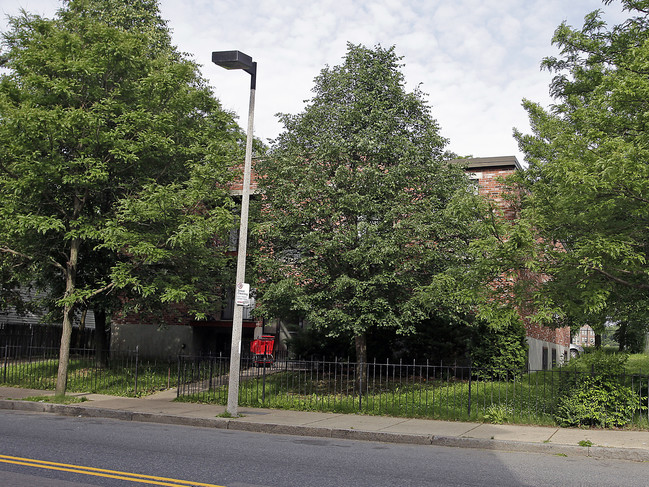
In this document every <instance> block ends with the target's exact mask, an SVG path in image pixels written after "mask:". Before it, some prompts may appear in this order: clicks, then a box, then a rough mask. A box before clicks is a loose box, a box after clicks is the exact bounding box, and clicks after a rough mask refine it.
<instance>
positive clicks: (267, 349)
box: [250, 335, 275, 366]
mask: <svg viewBox="0 0 649 487" xmlns="http://www.w3.org/2000/svg"><path fill="white" fill-rule="evenodd" d="M274 347H275V337H274V336H273V335H262V336H261V338H258V339H257V340H253V341H252V342H251V343H250V351H251V352H252V354H253V357H252V361H253V363H254V364H255V365H257V366H259V365H261V364H270V365H272V364H273V363H274V362H275V357H274V356H273V348H274Z"/></svg>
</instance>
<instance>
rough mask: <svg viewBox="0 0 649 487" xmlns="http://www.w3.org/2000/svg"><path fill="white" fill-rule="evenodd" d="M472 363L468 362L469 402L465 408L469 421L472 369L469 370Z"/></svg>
mask: <svg viewBox="0 0 649 487" xmlns="http://www.w3.org/2000/svg"><path fill="white" fill-rule="evenodd" d="M472 365H473V363H472V362H469V404H468V407H467V410H468V413H469V416H468V418H467V419H468V420H469V421H470V420H471V379H472V377H473V371H472V370H471V367H472Z"/></svg>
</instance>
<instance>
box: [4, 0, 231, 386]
mask: <svg viewBox="0 0 649 487" xmlns="http://www.w3.org/2000/svg"><path fill="white" fill-rule="evenodd" d="M9 24H10V28H9V30H8V31H7V32H5V33H3V36H2V40H3V43H2V47H3V57H4V58H5V59H6V63H5V64H4V71H3V73H2V75H0V119H2V124H0V275H1V276H2V277H3V278H5V276H8V275H10V276H12V277H11V279H10V280H4V279H3V285H2V292H1V293H0V295H2V296H3V297H2V301H0V305H4V304H5V303H9V302H10V298H12V297H14V296H15V295H11V294H10V293H9V291H11V290H15V289H16V288H18V287H19V286H31V287H33V288H34V289H35V290H36V291H40V292H41V293H43V296H44V300H45V301H46V304H47V305H49V307H50V308H51V309H53V310H55V312H57V314H58V316H60V317H62V318H63V323H64V327H63V329H64V333H63V338H64V340H62V344H63V348H65V347H66V345H65V344H66V342H67V338H66V337H69V333H70V325H69V323H70V317H71V316H72V314H73V313H74V311H75V308H79V307H84V308H95V309H96V310H102V311H104V312H107V313H109V314H110V312H114V311H116V310H119V309H121V308H122V307H123V305H124V302H126V303H128V305H129V306H132V307H133V308H135V309H137V310H138V311H141V312H144V311H146V312H158V313H161V312H162V311H163V310H165V309H166V308H169V307H171V308H173V307H178V306H180V305H182V311H183V312H186V313H189V314H193V315H194V316H197V317H200V316H203V315H204V313H205V312H206V310H207V309H213V307H214V306H217V305H218V304H219V301H220V293H219V292H218V290H219V285H220V284H222V283H223V282H227V281H229V275H228V273H227V272H225V271H224V270H223V269H224V268H226V267H227V263H228V258H227V257H226V255H225V250H226V249H225V246H224V245H220V241H221V242H223V241H226V239H225V236H226V235H227V233H228V231H229V228H230V227H231V226H232V224H233V222H232V218H231V216H230V215H229V205H230V203H229V201H230V198H229V196H228V194H227V191H226V185H227V182H228V181H229V180H230V178H231V175H232V173H231V171H229V170H228V169H229V165H230V163H231V161H232V160H233V159H234V158H235V156H236V155H237V154H238V153H239V152H240V147H239V141H240V139H241V136H240V131H239V129H238V128H237V126H236V125H235V123H234V120H233V117H232V115H231V114H229V113H226V112H224V111H223V110H222V109H221V107H220V105H219V103H218V101H217V100H216V99H215V98H214V96H213V93H212V91H211V89H210V88H209V87H208V85H207V83H206V82H205V81H204V80H203V79H202V78H201V77H200V75H199V71H198V67H197V65H196V64H195V63H194V62H192V61H191V60H189V59H187V58H186V57H185V56H184V55H181V54H180V53H178V52H176V50H175V48H173V47H172V45H171V41H170V36H169V32H168V29H167V27H166V24H165V22H164V21H163V20H161V18H160V15H159V11H158V6H157V3H156V2H155V1H153V0H136V1H133V2H119V1H116V0H72V1H69V2H65V5H64V7H63V8H61V9H60V10H59V11H58V13H57V16H56V17H55V18H53V19H45V18H41V17H39V16H37V15H30V14H27V13H23V14H21V15H20V16H18V17H14V18H10V19H9ZM219 188H221V189H219ZM116 290H119V292H115V291H116ZM64 363H65V359H64V355H62V366H63V365H64ZM61 371H62V374H64V370H63V367H62V369H61Z"/></svg>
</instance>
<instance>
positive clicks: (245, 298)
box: [234, 282, 250, 306]
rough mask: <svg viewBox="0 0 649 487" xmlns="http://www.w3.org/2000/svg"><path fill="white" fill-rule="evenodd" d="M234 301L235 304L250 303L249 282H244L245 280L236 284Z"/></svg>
mask: <svg viewBox="0 0 649 487" xmlns="http://www.w3.org/2000/svg"><path fill="white" fill-rule="evenodd" d="M234 303H235V304H236V305H237V306H249V305H250V284H246V283H245V282H240V283H239V284H237V294H236V296H235V298H234Z"/></svg>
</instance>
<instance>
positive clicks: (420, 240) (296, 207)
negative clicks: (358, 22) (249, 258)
mask: <svg viewBox="0 0 649 487" xmlns="http://www.w3.org/2000/svg"><path fill="white" fill-rule="evenodd" d="M400 60H401V58H399V57H398V56H397V55H396V53H395V50H394V47H390V48H387V49H386V48H382V47H381V46H376V47H374V48H367V47H364V46H360V45H353V44H348V48H347V54H346V56H345V57H344V59H343V62H342V64H340V65H338V66H334V67H325V68H324V69H323V70H322V71H321V72H320V74H319V76H317V77H316V78H315V84H314V87H313V90H312V91H313V93H314V96H313V98H312V99H311V100H309V101H308V102H307V106H306V108H305V109H304V111H303V112H302V113H299V114H297V115H287V114H283V115H281V116H280V118H281V120H282V122H283V124H284V127H285V130H284V132H283V133H282V134H281V135H280V136H279V137H278V138H277V139H276V140H275V141H274V143H273V145H272V148H271V151H270V156H269V157H268V158H266V159H265V160H263V161H260V162H259V163H258V164H257V167H256V169H257V171H258V172H259V173H260V181H261V184H262V186H263V201H262V207H261V214H260V218H261V223H260V224H259V225H258V226H257V233H258V237H259V241H260V246H261V248H260V255H261V257H260V273H259V275H260V279H261V286H260V289H261V291H262V299H261V303H262V309H264V311H265V313H267V314H268V315H275V316H286V315H287V314H288V313H291V312H292V313H294V314H298V315H301V316H305V317H306V318H307V319H308V321H309V322H310V323H311V324H312V325H314V326H316V327H318V328H320V329H323V330H326V331H327V333H329V334H330V335H340V334H345V335H347V336H356V337H358V336H361V335H364V334H365V333H366V332H368V331H369V330H372V329H373V328H375V327H392V328H394V329H396V330H398V331H400V332H408V331H410V330H411V329H412V327H413V325H414V324H415V323H417V322H419V321H421V320H422V319H424V318H425V317H427V316H428V314H427V312H426V311H424V310H423V308H422V307H421V306H419V304H418V303H417V300H416V294H417V292H418V290H419V289H420V288H421V287H422V286H424V285H426V284H427V283H428V282H429V281H430V280H431V278H432V277H433V276H434V275H435V274H436V273H438V272H441V271H442V270H444V269H446V268H447V267H448V266H452V265H454V263H455V262H456V261H457V260H458V259H459V258H460V255H461V252H462V249H463V248H464V247H465V246H466V243H467V241H468V240H469V238H470V233H471V229H470V227H471V225H470V221H472V220H475V214H473V210H472V208H473V198H474V195H473V194H472V192H471V191H468V180H467V178H466V176H465V174H464V172H463V170H462V168H461V167H459V166H458V165H453V164H449V163H448V159H449V158H450V156H449V155H448V154H446V153H445V152H444V146H445V145H446V140H445V139H444V138H442V137H441V136H440V135H439V127H438V125H437V123H436V122H435V120H434V119H433V118H432V116H431V113H430V108H429V106H428V105H427V103H426V101H425V99H424V95H423V94H422V93H421V91H419V89H415V90H414V91H412V92H408V91H406V88H405V81H404V77H403V74H402V73H401V67H402V65H401V63H400Z"/></svg>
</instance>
